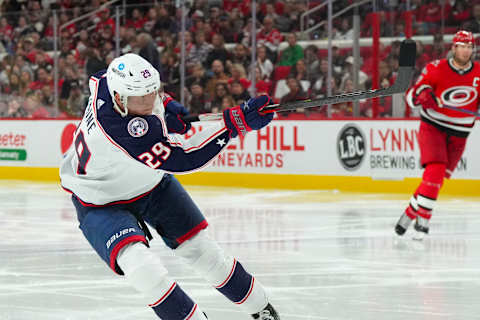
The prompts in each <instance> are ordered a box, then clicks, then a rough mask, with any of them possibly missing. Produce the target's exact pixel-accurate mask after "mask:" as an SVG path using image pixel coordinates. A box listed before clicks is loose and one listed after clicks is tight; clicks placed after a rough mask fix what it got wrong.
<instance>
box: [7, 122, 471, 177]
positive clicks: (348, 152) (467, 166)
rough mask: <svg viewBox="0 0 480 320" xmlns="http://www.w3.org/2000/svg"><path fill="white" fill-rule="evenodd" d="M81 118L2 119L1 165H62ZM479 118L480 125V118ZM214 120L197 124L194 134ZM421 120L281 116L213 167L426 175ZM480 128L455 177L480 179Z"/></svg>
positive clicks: (234, 144) (237, 170)
mask: <svg viewBox="0 0 480 320" xmlns="http://www.w3.org/2000/svg"><path fill="white" fill-rule="evenodd" d="M76 123H77V121H76V120H36V121H33V120H32V121H29V120H12V121H9V120H2V121H1V126H0V166H2V167H16V166H18V167H43V168H58V166H59V163H60V161H61V159H62V155H63V153H64V152H65V151H66V150H67V149H68V147H69V146H70V144H71V141H72V136H73V133H74V131H75V128H76V126H75V125H76ZM477 125H478V124H477ZM205 126H208V123H207V122H203V123H196V124H195V126H194V128H193V129H192V130H191V131H190V132H189V133H188V135H187V138H188V137H190V136H192V135H193V134H195V133H196V132H198V131H200V130H202V129H203V128H204V127H205ZM418 126H419V121H418V120H377V121H372V120H361V121H358V120H355V121H353V120H352V121H343V120H342V121H335V120H328V121H273V122H272V124H271V125H269V126H268V127H266V128H263V129H262V130H260V131H254V132H250V133H249V134H248V135H247V136H246V137H245V139H239V138H235V139H233V140H232V142H231V143H230V144H229V146H228V147H227V148H226V149H225V151H224V152H223V153H222V154H220V155H219V156H218V158H217V159H215V160H214V161H213V163H212V164H211V165H210V166H209V167H207V168H206V169H205V171H207V172H228V173H263V174H297V175H320V176H363V177H373V178H375V179H387V180H388V179H393V180H395V179H402V178H405V177H420V176H421V172H422V170H421V165H420V154H419V148H418ZM479 130H480V129H478V128H476V129H474V130H473V132H472V134H471V135H470V137H469V140H468V144H467V148H466V150H465V153H464V155H463V157H462V159H461V161H460V162H459V164H458V166H457V169H456V171H455V173H454V175H453V178H461V179H480V161H478V159H480V151H479V149H478V148H475V146H477V145H480V132H479Z"/></svg>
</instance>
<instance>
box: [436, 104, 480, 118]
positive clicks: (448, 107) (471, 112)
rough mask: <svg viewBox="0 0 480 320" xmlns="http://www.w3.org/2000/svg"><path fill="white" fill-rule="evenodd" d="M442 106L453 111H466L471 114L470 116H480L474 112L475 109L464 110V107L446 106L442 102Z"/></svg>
mask: <svg viewBox="0 0 480 320" xmlns="http://www.w3.org/2000/svg"><path fill="white" fill-rule="evenodd" d="M442 108H445V109H450V110H454V111H458V112H463V113H466V114H471V115H472V116H477V117H480V113H478V112H475V111H472V110H466V109H460V108H456V107H451V106H447V105H446V104H444V105H443V106H442Z"/></svg>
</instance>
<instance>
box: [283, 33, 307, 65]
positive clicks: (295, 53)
mask: <svg viewBox="0 0 480 320" xmlns="http://www.w3.org/2000/svg"><path fill="white" fill-rule="evenodd" d="M287 42H288V47H287V48H286V49H285V50H283V51H282V53H281V58H280V62H279V65H280V66H294V65H295V64H296V63H297V61H298V60H300V59H303V49H302V47H301V46H300V45H298V44H297V36H296V35H295V33H293V32H292V33H289V34H288V35H287Z"/></svg>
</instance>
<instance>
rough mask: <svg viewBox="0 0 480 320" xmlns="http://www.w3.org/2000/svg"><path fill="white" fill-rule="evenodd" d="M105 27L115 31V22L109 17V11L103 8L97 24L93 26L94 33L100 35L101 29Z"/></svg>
mask: <svg viewBox="0 0 480 320" xmlns="http://www.w3.org/2000/svg"><path fill="white" fill-rule="evenodd" d="M134 11H135V9H134ZM107 26H109V28H110V29H111V30H115V20H113V19H112V18H111V16H110V9H108V8H107V7H105V8H104V9H103V10H102V11H100V13H99V19H98V22H97V24H96V26H95V32H97V33H101V31H102V30H103V29H105V28H106V27H107ZM114 33H115V32H114Z"/></svg>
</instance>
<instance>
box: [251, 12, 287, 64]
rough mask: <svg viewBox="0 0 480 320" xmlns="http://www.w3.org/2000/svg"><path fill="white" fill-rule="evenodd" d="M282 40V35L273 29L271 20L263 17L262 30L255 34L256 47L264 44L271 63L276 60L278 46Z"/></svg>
mask: <svg viewBox="0 0 480 320" xmlns="http://www.w3.org/2000/svg"><path fill="white" fill-rule="evenodd" d="M282 38H283V37H282V34H281V33H280V32H279V31H278V30H277V29H275V28H274V27H273V19H272V18H271V17H265V19H263V28H262V29H261V30H260V32H258V34H257V45H258V44H264V45H265V46H266V47H267V56H268V57H269V58H270V60H272V61H275V60H276V53H277V50H278V45H279V44H280V41H282Z"/></svg>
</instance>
